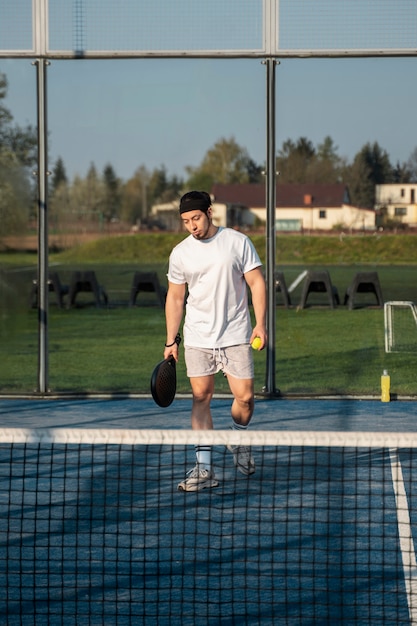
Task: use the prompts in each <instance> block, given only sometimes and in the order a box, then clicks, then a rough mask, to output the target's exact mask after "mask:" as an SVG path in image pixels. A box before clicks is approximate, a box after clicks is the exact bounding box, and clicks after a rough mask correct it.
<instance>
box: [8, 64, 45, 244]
mask: <svg viewBox="0 0 417 626" xmlns="http://www.w3.org/2000/svg"><path fill="white" fill-rule="evenodd" d="M7 87H8V83H7V78H6V76H5V75H4V74H0V234H1V235H2V236H4V235H7V234H9V233H17V232H19V231H21V230H23V229H24V228H25V226H26V225H27V220H28V217H29V215H30V209H31V188H33V181H32V177H31V175H30V172H29V167H30V166H31V165H33V164H34V163H35V162H36V145H37V142H36V133H35V132H34V131H33V129H32V128H31V127H30V126H29V127H27V128H26V129H22V128H20V127H19V126H17V125H14V126H13V124H12V123H13V116H12V114H11V113H10V111H9V110H8V109H7V107H6V106H5V105H4V104H3V101H4V100H5V98H6V95H7Z"/></svg>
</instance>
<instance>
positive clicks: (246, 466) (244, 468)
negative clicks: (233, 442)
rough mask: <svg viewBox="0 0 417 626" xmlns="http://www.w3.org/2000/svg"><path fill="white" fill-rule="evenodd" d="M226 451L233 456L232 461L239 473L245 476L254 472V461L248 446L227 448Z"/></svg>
mask: <svg viewBox="0 0 417 626" xmlns="http://www.w3.org/2000/svg"><path fill="white" fill-rule="evenodd" d="M227 449H228V450H230V452H231V453H232V454H233V460H234V462H235V466H236V468H237V469H238V470H239V472H242V474H245V476H249V474H253V473H254V472H255V461H254V460H253V456H252V454H251V451H250V448H249V446H227Z"/></svg>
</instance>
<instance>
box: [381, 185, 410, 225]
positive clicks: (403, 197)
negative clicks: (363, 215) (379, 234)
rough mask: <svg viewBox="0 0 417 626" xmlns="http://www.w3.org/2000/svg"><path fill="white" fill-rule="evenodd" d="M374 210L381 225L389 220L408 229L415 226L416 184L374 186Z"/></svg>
mask: <svg viewBox="0 0 417 626" xmlns="http://www.w3.org/2000/svg"><path fill="white" fill-rule="evenodd" d="M375 209H376V211H377V212H378V213H379V216H380V217H379V219H380V221H381V224H383V223H384V221H386V220H387V219H388V220H391V221H393V222H398V223H400V224H406V225H407V226H410V227H416V226H417V184H416V183H407V184H405V183H400V184H394V185H376V188H375Z"/></svg>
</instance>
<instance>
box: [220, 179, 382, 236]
mask: <svg viewBox="0 0 417 626" xmlns="http://www.w3.org/2000/svg"><path fill="white" fill-rule="evenodd" d="M211 195H212V198H213V199H214V202H215V203H220V204H229V205H230V204H238V205H241V206H246V207H247V208H248V209H249V211H250V213H252V214H253V216H255V217H257V218H258V219H259V220H260V221H261V222H263V223H265V222H266V218H267V216H266V188H265V185H262V184H242V185H241V184H234V185H214V186H213V188H212V189H211ZM275 219H276V228H277V230H281V231H300V232H303V231H310V230H332V229H347V230H375V211H374V209H362V208H359V207H355V206H353V205H352V204H351V203H350V196H349V190H348V188H347V186H346V185H344V184H341V183H336V184H331V185H326V184H310V183H303V184H296V183H291V184H290V183H288V184H279V183H278V184H277V190H276V209H275Z"/></svg>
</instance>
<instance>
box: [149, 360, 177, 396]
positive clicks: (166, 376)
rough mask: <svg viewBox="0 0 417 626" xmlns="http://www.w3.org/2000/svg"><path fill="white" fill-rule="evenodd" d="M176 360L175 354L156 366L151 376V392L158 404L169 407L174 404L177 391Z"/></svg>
mask: <svg viewBox="0 0 417 626" xmlns="http://www.w3.org/2000/svg"><path fill="white" fill-rule="evenodd" d="M176 365H177V364H176V361H175V359H174V357H173V356H170V357H168V358H167V359H164V360H163V361H161V362H160V363H158V365H157V366H156V367H155V369H154V370H153V372H152V376H151V393H152V397H153V399H154V400H155V402H156V404H157V405H158V406H161V407H167V406H169V405H170V404H172V402H173V400H174V398H175V393H176V391H177V370H176Z"/></svg>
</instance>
